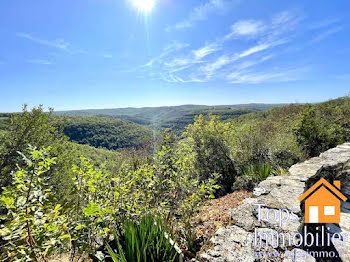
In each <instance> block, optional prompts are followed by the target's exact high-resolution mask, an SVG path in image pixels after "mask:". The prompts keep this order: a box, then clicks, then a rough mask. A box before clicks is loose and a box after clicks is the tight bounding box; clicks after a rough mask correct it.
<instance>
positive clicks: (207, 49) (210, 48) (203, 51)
mask: <svg viewBox="0 0 350 262" xmlns="http://www.w3.org/2000/svg"><path fill="white" fill-rule="evenodd" d="M218 50H219V46H218V45H217V44H215V43H214V44H209V45H206V46H204V47H202V48H199V49H197V50H194V51H193V54H194V57H195V59H197V60H199V59H202V58H204V57H206V56H208V55H210V54H212V53H214V52H216V51H218Z"/></svg>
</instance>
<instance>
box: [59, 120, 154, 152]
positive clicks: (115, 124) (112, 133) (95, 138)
mask: <svg viewBox="0 0 350 262" xmlns="http://www.w3.org/2000/svg"><path fill="white" fill-rule="evenodd" d="M64 122H65V127H64V134H65V135H67V136H68V137H69V138H70V140H71V141H73V142H76V143H79V144H87V145H90V146H93V147H96V148H99V147H103V148H107V149H111V150H116V149H121V148H135V149H140V148H143V147H145V146H147V145H148V144H149V143H151V142H152V140H153V132H152V130H151V129H149V128H148V127H145V126H141V125H138V124H135V123H133V122H130V121H127V120H121V119H116V118H110V117H94V116H86V117H66V118H64Z"/></svg>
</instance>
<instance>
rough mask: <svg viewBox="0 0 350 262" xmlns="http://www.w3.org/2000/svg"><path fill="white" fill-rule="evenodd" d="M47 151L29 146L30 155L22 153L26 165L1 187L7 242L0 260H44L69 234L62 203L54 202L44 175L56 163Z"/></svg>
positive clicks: (2, 232)
mask: <svg viewBox="0 0 350 262" xmlns="http://www.w3.org/2000/svg"><path fill="white" fill-rule="evenodd" d="M47 150H49V148H47V149H42V150H36V149H35V148H33V147H31V148H29V152H28V155H29V157H28V158H27V157H26V156H25V155H22V157H23V159H24V161H25V162H26V166H25V167H23V168H21V167H19V168H18V170H17V171H16V172H14V173H13V183H12V185H11V186H9V187H7V188H3V192H2V195H1V198H0V203H1V205H3V206H4V207H5V208H6V215H5V216H3V219H4V220H5V224H3V225H2V226H1V229H0V234H1V237H2V238H3V240H5V241H6V245H4V247H3V250H2V252H1V255H0V257H1V258H2V261H32V260H33V261H47V258H48V256H49V255H50V254H52V253H53V252H57V250H58V248H59V247H62V246H63V245H62V244H63V243H62V242H64V241H65V239H66V238H69V237H70V236H69V235H68V234H67V233H66V228H67V220H66V217H65V216H64V215H63V214H61V206H60V205H55V204H54V202H55V201H54V198H53V197H54V196H53V194H52V191H51V189H50V187H49V186H48V183H47V178H46V177H45V173H46V172H48V171H49V170H50V168H51V166H52V165H53V164H55V158H50V157H48V156H47Z"/></svg>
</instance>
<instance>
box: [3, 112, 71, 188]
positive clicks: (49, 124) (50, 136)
mask: <svg viewBox="0 0 350 262" xmlns="http://www.w3.org/2000/svg"><path fill="white" fill-rule="evenodd" d="M7 130H8V132H6V133H5V134H4V135H3V136H0V139H1V140H0V145H1V146H0V175H1V178H0V184H1V185H3V186H6V185H8V183H9V180H10V179H11V177H10V176H9V174H10V172H11V170H14V169H15V167H16V163H17V162H18V161H19V160H20V157H19V155H18V154H17V152H24V151H25V150H26V149H27V147H28V145H29V144H31V145H35V146H36V147H38V148H42V147H48V146H50V147H51V148H52V151H53V152H58V150H57V148H59V147H61V146H62V144H64V141H65V137H64V136H63V134H62V125H61V123H60V122H59V121H57V119H55V118H54V117H53V116H52V110H50V112H49V113H47V114H46V113H44V109H43V107H42V106H39V107H38V108H33V109H32V111H28V110H27V107H26V106H24V107H23V112H22V113H21V114H13V115H12V117H11V120H10V125H9V126H8V129H7Z"/></svg>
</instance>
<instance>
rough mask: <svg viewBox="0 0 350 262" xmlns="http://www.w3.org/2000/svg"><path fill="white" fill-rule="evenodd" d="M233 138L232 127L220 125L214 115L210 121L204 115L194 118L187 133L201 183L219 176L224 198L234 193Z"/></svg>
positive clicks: (219, 192) (225, 124)
mask: <svg viewBox="0 0 350 262" xmlns="http://www.w3.org/2000/svg"><path fill="white" fill-rule="evenodd" d="M233 136H234V128H233V125H232V123H230V122H227V123H224V122H221V121H220V120H219V118H218V117H217V116H214V115H211V116H210V118H209V119H208V120H206V119H205V117H203V116H202V115H200V116H198V117H196V118H195V122H194V123H193V125H189V126H188V127H187V128H186V131H185V132H184V137H185V141H186V142H187V143H188V144H189V145H190V148H191V150H192V151H193V152H194V153H195V162H194V168H195V169H196V171H197V172H198V173H199V174H200V179H203V180H207V179H208V178H209V177H211V176H212V175H213V174H218V175H220V177H219V178H218V179H217V184H218V185H219V186H220V187H221V188H220V190H219V191H217V193H218V194H219V195H222V194H225V193H227V192H229V191H230V190H231V186H232V183H233V181H234V179H235V176H236V169H235V165H234V162H233V159H232V158H231V157H230V148H229V141H230V140H231V139H232V137H233Z"/></svg>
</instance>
